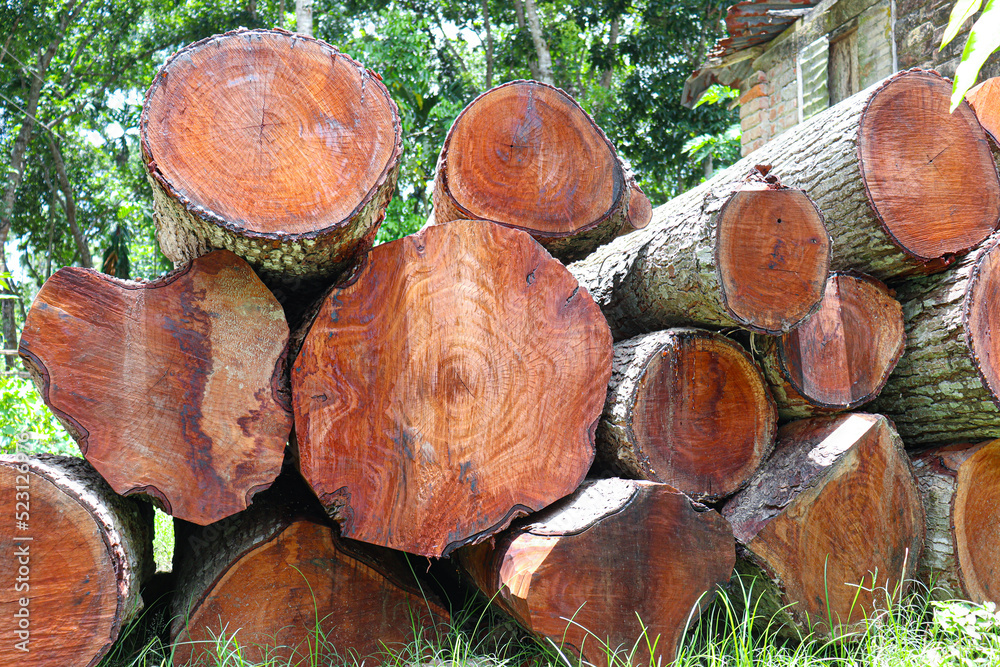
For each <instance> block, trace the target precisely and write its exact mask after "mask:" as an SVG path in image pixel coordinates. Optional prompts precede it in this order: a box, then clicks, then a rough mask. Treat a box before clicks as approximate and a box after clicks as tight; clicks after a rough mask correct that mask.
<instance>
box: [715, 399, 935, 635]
mask: <svg viewBox="0 0 1000 667" xmlns="http://www.w3.org/2000/svg"><path fill="white" fill-rule="evenodd" d="M723 516H725V517H726V518H727V519H728V520H729V521H730V523H731V524H732V528H733V533H734V535H735V536H736V539H737V542H738V543H739V544H740V545H741V551H742V554H743V556H742V557H743V558H744V559H745V560H746V561H747V563H750V564H752V565H753V566H754V567H756V568H759V569H760V572H761V573H762V574H763V576H764V577H765V578H766V579H767V580H769V581H770V582H772V583H773V584H774V586H770V587H768V586H764V587H761V588H759V589H758V590H759V591H762V592H766V591H767V590H770V591H771V592H772V594H775V592H777V594H778V595H780V599H778V600H771V601H769V602H768V603H767V604H765V607H767V608H773V609H780V608H783V609H784V610H785V613H786V615H787V617H788V619H789V621H788V625H786V626H785V627H784V628H782V629H781V631H780V632H781V633H782V634H785V635H787V636H791V637H796V636H798V637H803V636H805V635H807V634H809V633H814V635H815V636H818V637H831V636H832V637H842V636H845V635H848V634H850V633H852V632H856V631H858V630H863V628H864V625H865V623H866V620H867V619H873V618H875V617H876V615H877V614H878V613H879V611H880V610H884V609H886V608H887V604H888V599H889V597H890V596H896V595H897V594H899V593H901V592H903V591H905V589H906V587H907V586H908V584H909V582H910V580H911V579H912V578H913V574H914V572H915V570H916V565H917V562H918V559H919V555H920V550H921V548H922V545H923V539H924V518H923V511H922V505H921V501H920V496H919V492H918V490H917V487H916V483H915V481H914V478H913V474H912V472H911V471H910V466H909V460H908V459H907V457H906V455H905V453H904V452H903V448H902V443H901V441H900V439H899V436H898V435H897V434H896V433H895V431H894V430H893V428H892V426H891V423H890V422H889V420H887V419H886V418H885V417H882V416H879V415H866V414H860V413H854V414H847V415H840V416H837V417H831V418H816V419H807V420H801V421H798V422H793V423H791V424H788V425H786V426H784V427H783V428H782V429H781V430H779V433H778V444H777V445H776V447H775V452H774V455H773V456H772V457H771V459H770V460H769V461H768V463H767V464H766V465H765V466H764V467H763V468H762V469H761V471H760V472H759V473H758V475H757V476H756V477H755V478H754V479H752V480H751V481H750V484H749V485H748V486H747V488H746V489H744V490H743V491H741V492H740V493H738V494H737V495H736V496H734V497H733V499H732V500H730V501H729V503H727V504H726V506H725V507H724V509H723Z"/></svg>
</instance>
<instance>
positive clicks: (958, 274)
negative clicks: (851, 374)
mask: <svg viewBox="0 0 1000 667" xmlns="http://www.w3.org/2000/svg"><path fill="white" fill-rule="evenodd" d="M998 242H1000V237H998V238H996V239H993V240H991V241H990V243H988V244H987V245H985V246H983V248H982V249H981V250H980V251H979V252H978V253H977V254H976V255H970V256H968V257H966V258H964V259H963V260H962V261H961V262H959V264H958V265H957V266H956V267H955V268H954V270H952V271H949V272H947V273H942V274H940V275H936V276H926V277H921V278H914V279H912V280H909V281H906V282H904V283H900V284H899V285H898V288H897V294H896V298H898V299H899V301H900V302H901V303H902V305H903V317H904V319H905V322H906V345H907V348H906V352H905V353H904V354H903V356H902V358H901V359H900V360H899V364H898V365H897V366H896V370H895V371H893V373H892V375H891V376H890V377H889V381H888V382H887V383H886V385H885V388H884V389H883V390H882V393H881V394H880V395H879V397H878V398H877V399H876V400H874V401H872V402H871V403H870V404H869V405H868V408H869V409H871V410H877V411H879V412H880V413H882V414H885V415H886V416H887V417H889V418H891V419H892V420H893V422H894V423H895V424H896V428H897V429H898V430H899V434H900V435H901V436H902V437H903V441H904V442H905V443H906V445H907V446H908V447H910V446H914V445H920V444H926V445H929V444H940V443H952V442H978V441H981V440H986V439H993V438H997V437H1000V409H998V408H997V400H998V398H997V395H998V394H997V392H998V391H1000V336H996V335H995V333H994V332H996V331H998V330H1000V312H998V310H997V307H996V303H997V296H996V295H997V294H998V293H1000V249H998V245H997V243H998Z"/></svg>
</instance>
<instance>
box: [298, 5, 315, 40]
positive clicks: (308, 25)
mask: <svg viewBox="0 0 1000 667" xmlns="http://www.w3.org/2000/svg"><path fill="white" fill-rule="evenodd" d="M295 32H297V33H299V34H300V35H305V36H306V37H312V36H313V0H295Z"/></svg>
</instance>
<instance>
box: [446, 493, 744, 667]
mask: <svg viewBox="0 0 1000 667" xmlns="http://www.w3.org/2000/svg"><path fill="white" fill-rule="evenodd" d="M706 510H707V508H705V507H704V506H701V505H696V504H695V503H692V501H691V500H690V499H688V498H687V497H686V496H685V495H684V494H682V493H680V492H678V491H677V490H676V489H674V488H672V487H670V486H668V485H665V484H654V483H651V482H636V481H629V480H621V479H602V480H592V481H587V482H585V483H584V484H583V485H582V486H581V488H580V489H579V490H578V491H577V492H576V493H574V494H573V495H572V496H570V497H569V498H566V499H565V500H563V501H560V502H559V503H557V504H556V505H554V506H552V507H551V508H548V509H546V510H545V511H543V512H541V513H539V514H538V515H536V517H535V520H534V521H532V523H530V524H527V525H522V526H520V527H518V528H515V529H512V530H511V531H509V532H508V533H505V534H504V535H503V536H502V537H501V538H499V539H498V540H497V542H496V545H495V547H494V548H491V547H490V546H489V545H487V544H483V545H479V546H477V547H473V548H471V549H467V550H464V551H462V552H460V558H461V562H462V564H463V566H464V567H465V568H466V570H467V571H468V572H469V573H470V575H471V576H472V578H473V580H474V581H475V582H476V584H477V586H478V587H479V588H480V589H481V590H482V591H483V592H484V594H485V595H486V596H487V597H489V598H491V599H493V600H495V601H496V602H497V604H498V605H499V606H501V607H502V608H503V609H504V610H505V611H506V612H507V613H509V614H511V615H512V616H513V617H514V618H515V619H516V620H517V621H518V622H519V623H520V624H521V625H523V626H524V627H525V628H527V629H528V630H529V631H530V632H532V633H533V634H535V635H536V636H538V637H540V638H543V639H547V640H551V641H552V642H554V643H555V645H557V646H560V647H561V648H563V649H565V650H569V651H571V652H573V653H576V654H578V655H579V654H582V655H583V656H584V658H585V659H587V660H589V661H591V662H593V663H594V664H597V665H607V664H608V662H609V658H610V655H614V654H617V656H618V659H621V658H622V655H623V654H627V653H628V652H629V651H630V650H631V649H632V648H633V646H635V647H636V650H637V656H636V657H634V661H635V663H636V664H646V663H647V662H648V664H658V662H659V661H660V660H662V661H664V662H666V663H669V662H670V661H672V660H673V659H674V657H675V655H676V652H677V648H678V645H679V643H680V641H681V638H682V636H683V633H684V631H685V630H686V629H687V627H688V623H689V622H691V621H693V619H694V618H695V617H697V615H698V614H699V613H700V612H701V611H702V610H703V609H704V608H705V607H707V605H708V604H709V603H710V602H711V599H712V597H713V595H714V594H715V591H716V589H717V587H718V586H721V585H725V584H726V583H727V582H728V581H729V576H730V574H731V573H732V568H733V564H734V562H735V553H734V548H733V539H732V533H731V531H730V530H729V527H728V525H727V524H726V522H725V520H723V519H722V517H721V516H719V515H718V513H716V512H714V511H711V510H708V511H706ZM643 627H645V628H646V633H647V634H646V636H645V637H643ZM654 646H655V651H654V654H653V655H652V656H650V652H651V648H652V647H654ZM650 658H651V659H650Z"/></svg>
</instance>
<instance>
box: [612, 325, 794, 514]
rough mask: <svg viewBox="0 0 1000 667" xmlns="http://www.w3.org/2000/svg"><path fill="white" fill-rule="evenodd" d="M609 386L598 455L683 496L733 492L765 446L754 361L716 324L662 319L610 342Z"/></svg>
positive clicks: (766, 398) (771, 416)
mask: <svg viewBox="0 0 1000 667" xmlns="http://www.w3.org/2000/svg"><path fill="white" fill-rule="evenodd" d="M610 391H611V398H610V399H609V403H608V405H607V407H606V409H605V414H604V425H603V426H602V428H601V429H600V430H599V432H598V433H599V445H600V448H601V451H602V455H603V458H605V459H606V460H607V461H608V463H609V464H610V465H611V466H612V467H614V468H616V469H618V470H621V471H622V472H624V473H627V474H628V475H629V476H637V477H640V478H643V479H649V480H651V481H656V482H664V483H667V484H670V485H672V486H674V487H676V488H677V489H679V490H680V491H683V492H684V493H686V494H688V495H689V496H691V497H692V498H696V499H701V500H718V499H720V498H724V497H726V496H729V495H732V494H733V493H735V492H736V491H737V490H738V489H739V488H741V487H742V486H743V485H744V484H745V483H746V481H747V480H748V479H749V478H750V476H751V475H752V474H753V473H754V472H755V471H756V470H757V468H758V467H759V466H760V464H761V463H762V462H763V461H764V459H766V458H767V456H768V454H770V452H771V448H772V447H773V446H774V437H775V433H776V431H777V418H778V415H777V410H776V408H775V405H774V401H773V400H771V397H770V395H769V393H768V391H767V388H766V386H765V385H764V380H763V378H762V377H761V374H760V371H759V370H758V368H757V366H756V365H755V364H754V363H753V360H752V359H751V358H750V357H749V355H748V354H747V353H746V351H744V350H743V348H742V347H740V346H739V345H738V344H736V343H734V342H733V341H731V340H729V339H728V338H726V337H725V336H722V335H720V334H716V333H711V332H708V331H703V330H699V329H669V330H667V331H662V332H657V333H654V334H648V335H647V336H641V337H637V338H635V339H632V340H630V341H624V342H622V343H619V344H618V345H616V346H615V375H614V376H613V378H612V385H611V389H610ZM618 401H622V405H621V406H620V407H619V406H618V405H617V403H618Z"/></svg>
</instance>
